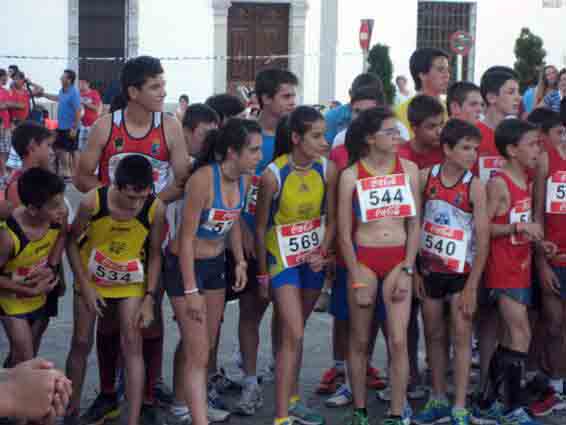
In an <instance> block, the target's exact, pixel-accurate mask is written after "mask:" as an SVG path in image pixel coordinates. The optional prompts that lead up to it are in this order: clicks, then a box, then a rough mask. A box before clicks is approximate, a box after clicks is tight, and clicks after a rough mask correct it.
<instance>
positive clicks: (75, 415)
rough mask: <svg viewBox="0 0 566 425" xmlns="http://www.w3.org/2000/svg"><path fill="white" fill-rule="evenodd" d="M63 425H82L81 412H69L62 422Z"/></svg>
mask: <svg viewBox="0 0 566 425" xmlns="http://www.w3.org/2000/svg"><path fill="white" fill-rule="evenodd" d="M62 423H63V425H80V416H79V411H78V410H75V411H72V412H67V414H65V416H64V417H63V420H62Z"/></svg>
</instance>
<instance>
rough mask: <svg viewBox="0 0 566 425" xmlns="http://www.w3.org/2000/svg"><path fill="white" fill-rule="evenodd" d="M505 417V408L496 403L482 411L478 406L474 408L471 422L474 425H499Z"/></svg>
mask: <svg viewBox="0 0 566 425" xmlns="http://www.w3.org/2000/svg"><path fill="white" fill-rule="evenodd" d="M502 415H503V406H502V405H501V403H499V402H498V401H494V402H493V404H492V405H491V406H489V408H487V409H481V408H480V407H479V406H478V405H475V406H473V407H472V417H471V421H472V423H473V424H474V425H498V424H499V419H500V418H501V416H502Z"/></svg>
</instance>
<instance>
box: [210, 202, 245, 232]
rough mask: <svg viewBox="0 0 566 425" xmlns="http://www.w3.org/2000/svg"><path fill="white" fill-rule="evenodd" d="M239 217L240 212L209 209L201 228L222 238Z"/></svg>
mask: <svg viewBox="0 0 566 425" xmlns="http://www.w3.org/2000/svg"><path fill="white" fill-rule="evenodd" d="M239 216H240V210H218V209H215V208H211V209H210V211H209V213H208V220H207V221H206V223H204V224H202V225H201V226H202V228H203V229H206V230H208V231H209V232H213V233H216V234H217V235H218V236H222V235H225V234H226V233H228V232H229V231H230V229H231V228H232V226H233V225H234V222H235V221H236V220H237V219H238V217H239Z"/></svg>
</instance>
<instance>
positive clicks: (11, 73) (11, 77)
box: [8, 65, 20, 89]
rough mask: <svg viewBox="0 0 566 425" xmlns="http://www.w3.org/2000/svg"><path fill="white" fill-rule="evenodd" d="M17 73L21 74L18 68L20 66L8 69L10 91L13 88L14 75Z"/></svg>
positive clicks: (11, 66) (12, 66)
mask: <svg viewBox="0 0 566 425" xmlns="http://www.w3.org/2000/svg"><path fill="white" fill-rule="evenodd" d="M17 72H20V68H18V65H10V66H9V67H8V77H9V81H8V89H11V88H12V83H13V82H14V75H15V74H16V73H17Z"/></svg>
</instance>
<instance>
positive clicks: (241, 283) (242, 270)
mask: <svg viewBox="0 0 566 425" xmlns="http://www.w3.org/2000/svg"><path fill="white" fill-rule="evenodd" d="M234 274H235V276H236V281H235V282H234V286H232V289H234V291H236V292H240V291H243V290H244V288H245V287H246V285H247V283H248V264H247V263H246V262H245V261H239V262H238V263H237V264H236V269H235V273H234Z"/></svg>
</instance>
